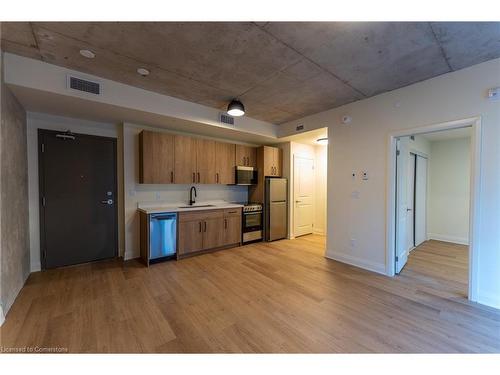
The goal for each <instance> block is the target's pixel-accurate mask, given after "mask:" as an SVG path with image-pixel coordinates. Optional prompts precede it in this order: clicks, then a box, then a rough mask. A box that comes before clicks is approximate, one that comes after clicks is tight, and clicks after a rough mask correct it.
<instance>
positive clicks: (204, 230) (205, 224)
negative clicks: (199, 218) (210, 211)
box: [203, 221, 207, 232]
mask: <svg viewBox="0 0 500 375" xmlns="http://www.w3.org/2000/svg"><path fill="white" fill-rule="evenodd" d="M203 224H204V228H203V232H206V231H207V222H206V221H204V222H203Z"/></svg>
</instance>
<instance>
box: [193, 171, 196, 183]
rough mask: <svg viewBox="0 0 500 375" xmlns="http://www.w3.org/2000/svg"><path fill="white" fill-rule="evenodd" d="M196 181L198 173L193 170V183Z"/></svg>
mask: <svg viewBox="0 0 500 375" xmlns="http://www.w3.org/2000/svg"><path fill="white" fill-rule="evenodd" d="M195 182H196V175H195V173H194V172H193V183H195Z"/></svg>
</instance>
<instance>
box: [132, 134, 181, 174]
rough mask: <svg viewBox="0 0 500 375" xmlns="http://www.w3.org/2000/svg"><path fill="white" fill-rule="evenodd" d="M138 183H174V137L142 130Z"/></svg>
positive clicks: (140, 135)
mask: <svg viewBox="0 0 500 375" xmlns="http://www.w3.org/2000/svg"><path fill="white" fill-rule="evenodd" d="M139 182H140V183H141V184H172V183H174V136H173V135H172V134H167V133H158V132H151V131H147V130H143V131H142V132H141V133H140V134H139Z"/></svg>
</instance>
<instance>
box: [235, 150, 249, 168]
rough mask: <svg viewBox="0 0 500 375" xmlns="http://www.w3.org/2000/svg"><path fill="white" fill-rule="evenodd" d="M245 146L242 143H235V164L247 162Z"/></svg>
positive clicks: (244, 164)
mask: <svg viewBox="0 0 500 375" xmlns="http://www.w3.org/2000/svg"><path fill="white" fill-rule="evenodd" d="M246 149H247V146H243V145H236V146H235V151H234V152H235V162H236V165H240V166H241V165H243V166H246V165H247V164H246V162H247V150H246Z"/></svg>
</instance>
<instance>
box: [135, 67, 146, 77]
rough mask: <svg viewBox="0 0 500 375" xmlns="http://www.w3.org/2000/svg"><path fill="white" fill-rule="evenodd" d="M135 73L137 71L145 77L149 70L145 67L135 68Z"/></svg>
mask: <svg viewBox="0 0 500 375" xmlns="http://www.w3.org/2000/svg"><path fill="white" fill-rule="evenodd" d="M137 73H139V74H140V75H141V76H143V77H146V76H148V75H149V70H147V69H146V68H137Z"/></svg>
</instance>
